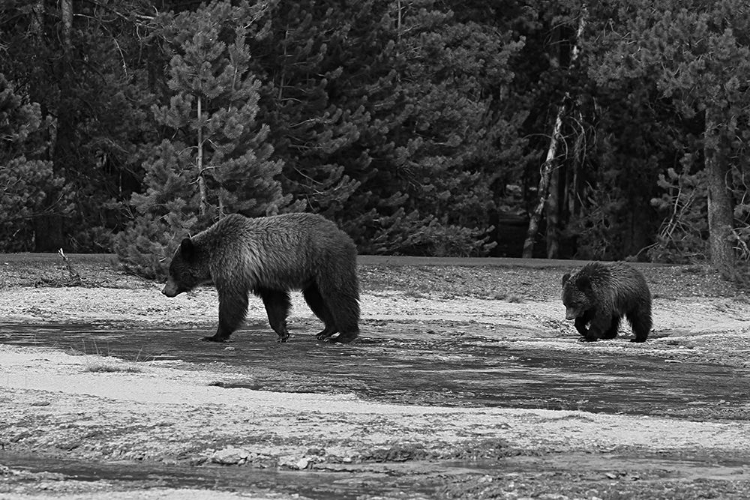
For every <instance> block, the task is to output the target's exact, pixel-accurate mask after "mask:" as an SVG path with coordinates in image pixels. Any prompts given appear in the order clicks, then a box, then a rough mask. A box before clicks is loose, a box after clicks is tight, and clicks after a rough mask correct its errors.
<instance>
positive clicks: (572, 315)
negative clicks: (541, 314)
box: [565, 307, 578, 320]
mask: <svg viewBox="0 0 750 500" xmlns="http://www.w3.org/2000/svg"><path fill="white" fill-rule="evenodd" d="M577 317H578V316H577V315H576V310H575V309H571V308H570V307H568V308H567V309H565V319H568V320H570V319H576V318H577Z"/></svg>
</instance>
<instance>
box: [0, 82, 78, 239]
mask: <svg viewBox="0 0 750 500" xmlns="http://www.w3.org/2000/svg"><path fill="white" fill-rule="evenodd" d="M49 125H50V122H49V121H43V120H42V116H41V110H40V106H39V104H37V103H28V102H24V99H23V98H22V97H21V95H19V93H17V92H16V91H15V90H14V88H13V86H12V85H11V84H10V83H9V82H8V81H7V80H6V79H5V76H4V75H3V74H2V73H0V251H2V252H17V251H31V250H33V249H34V236H35V234H34V230H33V220H34V218H35V217H38V216H39V215H41V214H42V213H44V210H45V209H46V207H50V206H53V207H54V206H56V205H59V203H58V202H60V201H63V200H62V199H60V200H48V199H46V198H47V193H50V192H53V191H57V190H58V189H59V188H61V187H62V185H63V183H64V179H63V178H62V177H60V176H58V175H56V174H55V173H54V172H53V169H52V162H51V161H47V160H43V159H41V158H42V157H43V155H44V153H45V151H46V149H47V146H48V144H47V143H46V142H44V141H43V140H42V139H41V137H40V131H43V130H44V129H45V128H46V127H48V126H49ZM57 208H59V206H58V207H57Z"/></svg>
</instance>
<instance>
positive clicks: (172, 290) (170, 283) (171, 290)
mask: <svg viewBox="0 0 750 500" xmlns="http://www.w3.org/2000/svg"><path fill="white" fill-rule="evenodd" d="M161 293H163V294H164V295H166V296H167V297H176V296H177V295H178V294H179V293H180V290H179V289H178V288H177V284H176V283H175V282H174V280H173V279H172V278H169V279H168V280H167V284H166V285H164V289H163V290H162V291H161Z"/></svg>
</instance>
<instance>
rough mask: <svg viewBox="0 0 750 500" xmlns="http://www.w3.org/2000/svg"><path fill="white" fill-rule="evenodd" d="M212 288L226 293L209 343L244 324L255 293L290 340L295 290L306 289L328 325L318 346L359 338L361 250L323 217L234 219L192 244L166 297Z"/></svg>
mask: <svg viewBox="0 0 750 500" xmlns="http://www.w3.org/2000/svg"><path fill="white" fill-rule="evenodd" d="M211 282H213V284H214V285H215V286H216V289H217V291H218V292H219V328H218V330H217V331H216V334H215V335H213V336H212V337H206V338H205V339H204V340H208V341H212V342H224V341H226V340H227V339H228V338H229V336H230V335H231V334H232V332H234V331H235V330H236V329H237V328H238V327H239V326H240V324H241V323H242V321H243V320H244V319H245V315H246V314H247V305H248V293H249V292H253V293H254V294H255V295H257V296H259V297H260V298H261V299H263V303H264V304H265V306H266V312H267V313H268V321H269V323H270V324H271V328H273V329H274V331H275V332H276V333H277V334H278V336H279V342H285V341H286V340H287V339H288V338H289V332H288V331H287V328H286V318H287V316H288V314H289V308H290V300H289V290H291V289H300V290H302V294H303V295H304V297H305V301H306V302H307V304H308V305H309V306H310V309H312V311H313V313H315V315H316V316H317V317H318V318H320V320H321V321H322V322H323V324H324V325H325V328H324V329H323V331H321V332H320V333H319V334H318V335H317V338H318V339H319V340H328V341H331V342H344V343H346V342H351V341H352V340H354V339H355V338H357V335H359V326H358V324H359V282H358V280H357V249H356V247H355V246H354V243H353V242H352V240H351V238H349V236H347V234H346V233H344V232H343V231H341V230H340V229H339V228H338V227H337V226H336V225H335V224H334V223H333V222H331V221H329V220H327V219H325V218H323V217H322V216H320V215H315V214H309V213H294V214H285V215H276V216H272V217H261V218H254V219H249V218H247V217H244V216H242V215H236V214H234V215H228V216H226V217H224V218H223V219H221V220H220V221H218V222H217V223H216V224H214V225H213V226H211V227H209V228H208V229H206V230H205V231H203V232H201V233H198V234H196V235H195V236H193V237H192V238H185V239H184V240H182V243H181V244H180V247H179V248H178V249H177V251H176V252H175V255H174V257H173V259H172V262H171V264H170V266H169V279H168V280H167V284H166V286H165V287H164V290H162V293H163V294H164V295H166V296H167V297H174V296H176V295H179V294H180V293H182V292H186V291H188V290H192V289H193V288H195V287H196V286H198V285H201V284H205V283H211ZM337 332H338V333H339V336H338V337H336V338H335V339H333V338H332V336H333V335H334V334H336V333H337Z"/></svg>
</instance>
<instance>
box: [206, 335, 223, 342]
mask: <svg viewBox="0 0 750 500" xmlns="http://www.w3.org/2000/svg"><path fill="white" fill-rule="evenodd" d="M201 340H202V341H203V342H226V341H227V340H228V339H227V338H225V337H217V336H216V335H212V336H210V337H203V338H202V339H201Z"/></svg>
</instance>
